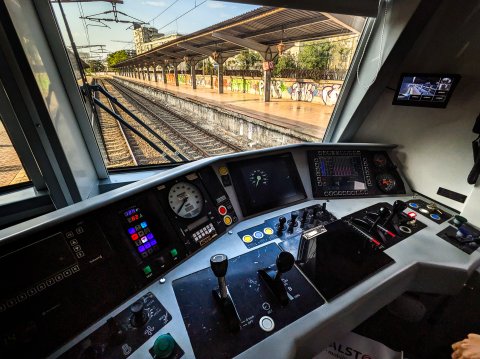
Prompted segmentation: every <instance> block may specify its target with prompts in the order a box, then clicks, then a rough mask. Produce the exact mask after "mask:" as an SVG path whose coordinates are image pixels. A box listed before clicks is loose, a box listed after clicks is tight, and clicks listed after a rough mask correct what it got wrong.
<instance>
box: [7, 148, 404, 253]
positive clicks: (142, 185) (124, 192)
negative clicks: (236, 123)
mask: <svg viewBox="0 0 480 359" xmlns="http://www.w3.org/2000/svg"><path fill="white" fill-rule="evenodd" d="M313 148H324V149H336V148H338V149H386V150H391V149H393V148H395V145H388V144H366V143H364V144H355V143H345V144H320V143H301V144H294V145H287V146H279V147H274V148H267V149H261V150H255V151H246V152H238V153H232V154H228V155H223V156H216V157H209V158H205V159H202V160H199V161H195V162H193V163H189V164H185V165H182V166H178V167H176V168H173V169H170V170H166V171H165V172H162V173H161V174H158V175H155V176H152V177H148V178H146V179H143V180H141V181H138V182H136V183H133V184H129V185H126V186H124V187H122V188H119V189H116V190H113V191H110V192H108V193H105V194H102V195H99V196H96V197H93V198H89V199H87V200H84V201H82V202H80V203H77V204H75V205H73V206H69V207H66V208H62V209H59V210H57V211H56V212H54V213H49V214H46V215H44V216H41V217H38V218H35V219H32V220H30V221H27V222H24V223H21V224H18V225H16V226H12V227H10V228H6V229H4V230H2V231H0V246H1V245H3V244H5V243H6V242H8V241H10V240H12V239H13V238H14V237H15V236H17V235H27V234H28V233H32V232H34V231H36V230H38V229H40V228H42V229H43V228H48V227H51V226H53V225H55V224H58V223H61V222H63V221H65V220H68V219H71V218H74V217H76V216H80V215H82V214H85V213H88V212H90V211H93V210H95V209H98V208H101V207H104V206H107V205H109V204H111V203H114V202H116V201H119V200H121V199H124V198H127V197H129V196H131V195H134V194H136V193H139V192H142V191H145V190H147V189H149V188H153V187H155V186H158V185H159V184H161V183H165V182H168V181H170V180H172V179H174V178H176V177H178V176H180V175H183V174H187V173H190V172H192V171H196V170H198V169H200V168H202V167H204V166H207V165H215V164H218V163H220V162H226V161H229V160H234V159H239V158H244V157H247V156H252V157H253V156H261V155H264V154H274V153H279V152H287V151H292V152H294V153H295V151H305V150H308V149H313ZM305 171H308V169H305ZM304 176H305V175H304ZM303 182H304V183H309V180H308V181H307V180H306V179H303ZM310 193H311V192H310Z"/></svg>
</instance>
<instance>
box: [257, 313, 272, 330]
mask: <svg viewBox="0 0 480 359" xmlns="http://www.w3.org/2000/svg"><path fill="white" fill-rule="evenodd" d="M258 324H260V328H262V329H263V330H264V331H266V332H271V331H272V330H273V329H274V328H275V322H274V321H273V319H272V318H270V317H268V316H264V317H261V318H260V321H259V322H258Z"/></svg>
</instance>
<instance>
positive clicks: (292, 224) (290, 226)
mask: <svg viewBox="0 0 480 359" xmlns="http://www.w3.org/2000/svg"><path fill="white" fill-rule="evenodd" d="M297 218H298V212H297V211H294V212H292V214H291V218H290V222H288V228H287V232H288V233H293V228H294V227H295V226H296V225H297Z"/></svg>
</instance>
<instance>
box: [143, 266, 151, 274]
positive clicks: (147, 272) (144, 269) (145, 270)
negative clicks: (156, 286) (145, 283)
mask: <svg viewBox="0 0 480 359" xmlns="http://www.w3.org/2000/svg"><path fill="white" fill-rule="evenodd" d="M143 273H145V275H149V274H150V273H152V268H150V266H146V267H144V268H143Z"/></svg>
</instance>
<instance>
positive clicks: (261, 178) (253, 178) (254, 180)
mask: <svg viewBox="0 0 480 359" xmlns="http://www.w3.org/2000/svg"><path fill="white" fill-rule="evenodd" d="M248 180H249V181H250V183H251V184H252V185H253V187H255V188H258V187H262V186H266V185H267V184H268V181H269V178H268V174H267V173H266V172H265V171H263V170H253V171H252V172H251V173H250V175H249V176H248Z"/></svg>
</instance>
